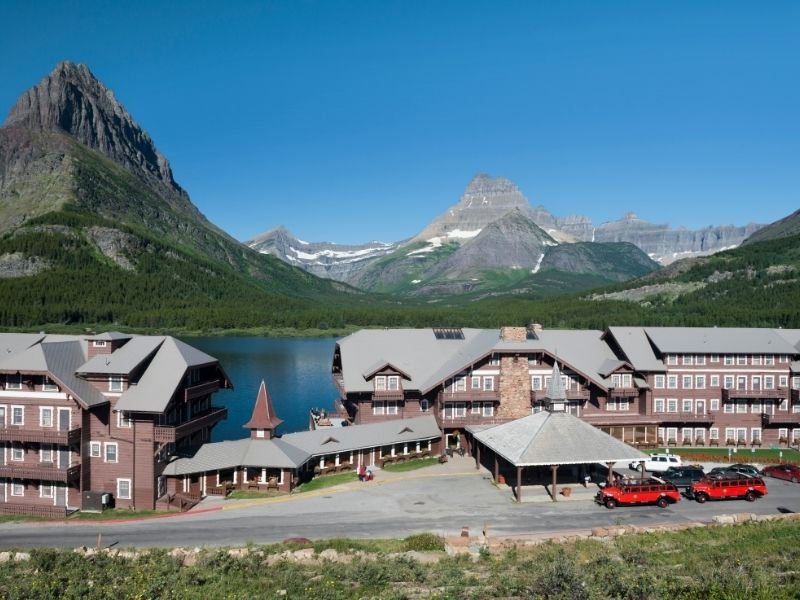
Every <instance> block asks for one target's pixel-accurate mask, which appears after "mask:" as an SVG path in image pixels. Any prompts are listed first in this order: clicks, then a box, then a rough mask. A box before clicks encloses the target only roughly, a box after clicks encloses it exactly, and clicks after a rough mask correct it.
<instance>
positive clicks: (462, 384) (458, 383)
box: [454, 377, 467, 392]
mask: <svg viewBox="0 0 800 600" xmlns="http://www.w3.org/2000/svg"><path fill="white" fill-rule="evenodd" d="M454 389H455V391H457V392H466V391H467V378H466V377H459V378H458V379H456V380H455V382H454Z"/></svg>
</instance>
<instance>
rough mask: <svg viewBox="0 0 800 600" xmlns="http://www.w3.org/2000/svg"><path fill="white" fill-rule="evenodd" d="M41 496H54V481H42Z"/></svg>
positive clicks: (40, 486)
mask: <svg viewBox="0 0 800 600" xmlns="http://www.w3.org/2000/svg"><path fill="white" fill-rule="evenodd" d="M39 497H40V498H52V497H53V484H52V483H40V484H39Z"/></svg>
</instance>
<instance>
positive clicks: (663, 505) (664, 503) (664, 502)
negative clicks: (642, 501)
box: [656, 496, 669, 508]
mask: <svg viewBox="0 0 800 600" xmlns="http://www.w3.org/2000/svg"><path fill="white" fill-rule="evenodd" d="M656 504H658V506H659V508H667V506H669V500H667V499H666V498H665V497H664V496H661V498H659V499H658V502H656Z"/></svg>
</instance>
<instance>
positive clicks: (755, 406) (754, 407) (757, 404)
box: [750, 400, 764, 414]
mask: <svg viewBox="0 0 800 600" xmlns="http://www.w3.org/2000/svg"><path fill="white" fill-rule="evenodd" d="M750 412H751V413H754V414H761V413H762V412H764V406H763V404H762V403H761V401H760V400H755V401H753V403H752V404H751V405H750Z"/></svg>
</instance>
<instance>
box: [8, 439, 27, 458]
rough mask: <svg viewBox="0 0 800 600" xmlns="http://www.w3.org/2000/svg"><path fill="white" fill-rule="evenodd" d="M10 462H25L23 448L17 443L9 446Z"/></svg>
mask: <svg viewBox="0 0 800 600" xmlns="http://www.w3.org/2000/svg"><path fill="white" fill-rule="evenodd" d="M11 460H13V461H17V462H22V461H23V460H25V448H23V447H22V444H20V443H18V442H14V443H12V444H11Z"/></svg>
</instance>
